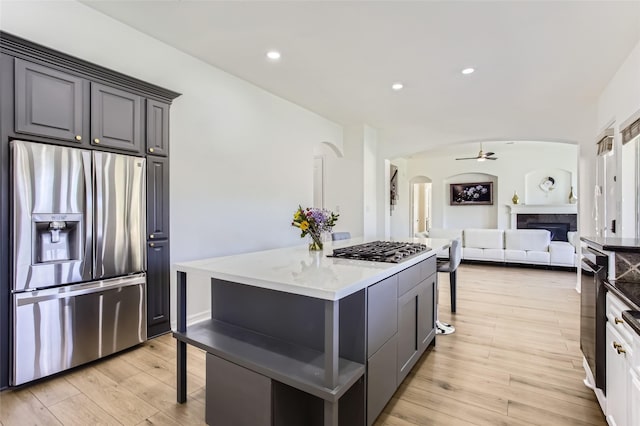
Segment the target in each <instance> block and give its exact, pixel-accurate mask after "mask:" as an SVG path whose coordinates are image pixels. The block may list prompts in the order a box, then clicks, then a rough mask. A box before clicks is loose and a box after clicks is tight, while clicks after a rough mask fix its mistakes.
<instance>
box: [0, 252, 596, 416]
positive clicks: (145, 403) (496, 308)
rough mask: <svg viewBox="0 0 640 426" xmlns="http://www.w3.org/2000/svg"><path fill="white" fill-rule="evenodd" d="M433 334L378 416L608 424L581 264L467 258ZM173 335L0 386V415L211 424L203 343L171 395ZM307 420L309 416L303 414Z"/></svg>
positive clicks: (445, 291) (444, 284)
mask: <svg viewBox="0 0 640 426" xmlns="http://www.w3.org/2000/svg"><path fill="white" fill-rule="evenodd" d="M439 279H440V309H439V311H440V320H442V321H444V322H448V323H451V324H454V325H455V326H456V333H455V334H452V335H447V336H439V337H438V338H437V345H436V347H435V348H434V349H433V350H431V351H429V352H427V353H426V354H425V356H423V358H422V360H421V361H420V362H419V363H418V365H417V366H416V367H415V368H414V370H413V372H412V373H411V374H410V375H409V377H408V378H407V380H405V382H404V383H403V384H402V386H401V387H400V389H399V390H398V392H396V394H395V395H394V397H393V399H392V400H391V401H390V402H389V404H388V405H387V407H386V408H385V411H384V412H383V414H382V415H381V416H380V418H379V419H378V421H377V422H376V425H446V426H450V425H491V426H496V425H505V426H519V425H553V426H561V425H603V426H604V425H606V422H605V420H604V416H603V415H602V413H601V411H600V408H599V406H598V404H597V402H596V400H595V397H594V395H593V392H592V391H590V390H589V389H587V388H586V387H585V386H584V385H583V384H582V379H583V377H584V372H583V369H582V356H581V353H580V344H579V309H580V306H579V303H580V300H579V294H577V293H576V292H575V290H574V287H575V283H576V274H575V273H572V272H563V271H548V270H538V269H527V268H512V267H510V268H504V267H498V266H484V265H462V266H461V267H460V269H459V271H458V313H457V314H455V315H452V314H450V312H449V311H450V309H449V285H448V275H446V274H440V277H439ZM175 357H176V355H175V341H174V339H173V338H171V337H170V335H165V336H162V337H160V338H157V339H154V340H151V341H149V342H147V343H145V344H143V345H141V346H139V347H138V348H136V349H134V350H130V351H127V352H125V353H123V354H121V355H118V356H115V357H111V358H109V359H105V360H102V361H99V362H95V363H92V364H90V365H88V366H86V367H82V368H79V369H76V370H73V371H72V372H70V373H67V374H63V375H60V376H57V377H55V378H53V379H49V380H44V381H42V382H40V383H37V384H35V385H31V386H28V387H25V388H22V389H19V390H12V391H5V392H2V393H0V424H2V425H4V426H10V425H11V426H13V425H20V426H22V425H60V424H63V425H82V426H84V425H94V424H113V425H120V424H123V425H136V424H140V425H144V424H146V425H151V424H152V425H198V424H204V397H205V392H204V384H205V381H204V371H205V357H204V353H203V352H201V351H199V350H198V349H195V348H193V347H189V353H188V357H189V362H188V368H189V377H188V394H189V396H188V401H187V403H185V404H182V405H180V404H176V402H175V397H176V393H175ZM301 426H303V425H301Z"/></svg>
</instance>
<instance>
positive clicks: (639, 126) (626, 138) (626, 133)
mask: <svg viewBox="0 0 640 426" xmlns="http://www.w3.org/2000/svg"><path fill="white" fill-rule="evenodd" d="M620 133H622V145H624V144H626V143H628V142H631V140H632V139H634V138H635V137H636V136H638V135H640V118H639V119H637V120H636V121H634V122H633V123H631V124H629V125H628V126H627V127H625V128H624V129H622V132H620Z"/></svg>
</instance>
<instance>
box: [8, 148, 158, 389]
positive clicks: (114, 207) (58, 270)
mask: <svg viewBox="0 0 640 426" xmlns="http://www.w3.org/2000/svg"><path fill="white" fill-rule="evenodd" d="M11 153H12V179H13V183H12V187H13V194H12V218H11V222H12V232H13V234H12V237H13V250H12V263H13V268H12V289H11V293H12V294H11V296H12V309H13V312H12V320H13V327H12V339H11V340H12V345H13V346H12V355H13V363H12V378H11V379H12V380H11V384H12V385H14V386H15V385H20V384H22V383H25V382H29V381H31V380H35V379H38V378H40V377H44V376H48V375H50V374H54V373H57V372H59V371H63V370H66V369H68V368H71V367H74V366H77V365H80V364H83V363H86V362H88V361H92V360H95V359H98V358H101V357H103V356H106V355H109V354H112V353H114V352H117V351H120V350H122V349H125V348H128V347H130V346H133V345H136V344H138V343H140V342H143V341H144V340H146V338H147V335H146V333H147V332H146V329H147V327H146V274H145V270H146V256H145V253H146V252H145V220H146V219H145V218H146V210H145V198H146V184H145V167H146V164H145V159H144V158H140V157H133V156H128V155H120V154H112V153H107V152H98V151H89V150H84V149H76V148H67V147H62V146H56V145H46V144H40V143H32V142H24V141H12V142H11Z"/></svg>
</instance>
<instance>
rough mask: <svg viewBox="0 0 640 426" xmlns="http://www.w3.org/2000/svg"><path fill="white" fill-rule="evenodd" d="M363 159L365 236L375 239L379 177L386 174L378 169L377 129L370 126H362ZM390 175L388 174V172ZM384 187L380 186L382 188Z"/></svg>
mask: <svg viewBox="0 0 640 426" xmlns="http://www.w3.org/2000/svg"><path fill="white" fill-rule="evenodd" d="M359 137H361V138H362V148H363V158H362V168H363V169H362V170H363V188H362V191H363V194H364V198H363V203H364V212H363V216H364V217H363V221H364V236H365V237H366V238H374V237H375V236H376V235H377V234H378V229H377V228H378V215H377V209H378V190H377V188H378V185H379V179H380V177H379V175H383V174H384V170H383V169H382V168H381V167H378V162H377V161H378V139H377V133H376V131H375V129H373V128H371V127H369V126H362V129H361V135H359ZM387 174H388V172H387ZM381 187H382V186H380V188H381Z"/></svg>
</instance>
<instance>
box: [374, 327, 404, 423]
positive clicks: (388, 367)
mask: <svg viewBox="0 0 640 426" xmlns="http://www.w3.org/2000/svg"><path fill="white" fill-rule="evenodd" d="M396 344H397V338H396V336H393V337H392V338H391V339H389V340H388V341H387V342H386V343H385V344H384V345H382V347H381V348H380V350H378V351H377V352H376V353H375V354H374V355H373V356H372V357H371V358H369V362H368V365H367V424H368V425H371V424H373V422H374V420H375V419H376V418H377V417H378V416H379V415H380V413H381V412H382V410H383V409H384V406H385V405H387V402H389V400H390V399H391V397H392V396H393V394H394V392H395V391H396V388H397V382H396V380H397V377H396V365H397V352H396V350H397V349H396Z"/></svg>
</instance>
